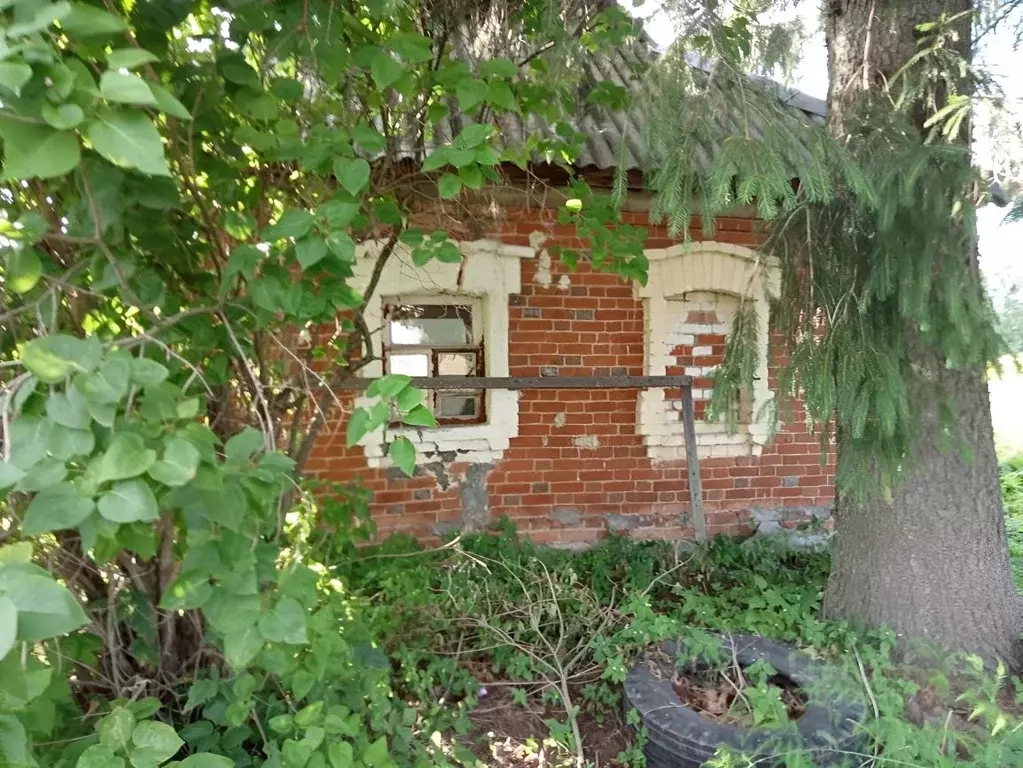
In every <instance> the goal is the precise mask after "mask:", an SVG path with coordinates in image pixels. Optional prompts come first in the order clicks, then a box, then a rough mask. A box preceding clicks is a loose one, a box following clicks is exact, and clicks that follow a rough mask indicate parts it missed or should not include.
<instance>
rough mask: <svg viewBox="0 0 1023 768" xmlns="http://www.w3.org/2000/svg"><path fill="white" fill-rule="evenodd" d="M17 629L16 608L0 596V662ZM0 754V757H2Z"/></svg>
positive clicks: (15, 635) (9, 600)
mask: <svg viewBox="0 0 1023 768" xmlns="http://www.w3.org/2000/svg"><path fill="white" fill-rule="evenodd" d="M17 628H18V607H17V606H16V605H15V604H14V601H13V600H11V599H10V598H9V597H5V596H3V595H0V661H3V658H4V656H6V655H7V652H8V651H10V650H11V648H13V647H14V642H15V639H16V637H17ZM2 756H3V755H2V753H0V757H2Z"/></svg>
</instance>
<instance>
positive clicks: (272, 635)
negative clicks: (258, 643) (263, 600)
mask: <svg viewBox="0 0 1023 768" xmlns="http://www.w3.org/2000/svg"><path fill="white" fill-rule="evenodd" d="M306 620H307V617H306V612H305V608H303V607H302V604H301V603H299V602H298V600H296V599H295V598H293V597H282V598H281V599H280V600H279V601H278V602H277V605H275V606H274V607H273V609H272V610H270V611H267V612H266V613H264V614H263V615H262V616H261V617H260V619H259V632H260V634H262V636H263V639H264V640H268V641H270V642H272V643H288V644H290V645H305V644H306V643H308V642H309V638H308V636H307V635H306Z"/></svg>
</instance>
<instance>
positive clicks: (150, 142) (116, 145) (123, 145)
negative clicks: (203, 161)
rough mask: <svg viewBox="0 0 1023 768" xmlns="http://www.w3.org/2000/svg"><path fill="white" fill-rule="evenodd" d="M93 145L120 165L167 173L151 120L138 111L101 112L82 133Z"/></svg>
mask: <svg viewBox="0 0 1023 768" xmlns="http://www.w3.org/2000/svg"><path fill="white" fill-rule="evenodd" d="M85 135H86V138H88V139H89V141H90V142H91V143H92V146H93V148H94V149H95V150H96V151H97V152H99V153H100V154H101V155H103V157H105V158H106V159H107V160H109V161H110V162H112V163H113V164H114V165H117V166H120V167H121V168H135V169H138V170H139V171H142V172H143V173H148V174H150V175H151V176H170V168H168V167H167V160H166V158H165V157H164V154H163V142H162V141H161V140H160V133H159V131H157V130H156V126H155V125H153V122H152V121H151V120H150V119H149V118H148V117H146V116H145V115H144V114H143V113H142V112H139V111H138V110H115V111H110V112H106V113H103V114H100V115H99V116H98V117H97V118H96V119H95V120H93V121H92V122H91V123H89V125H88V127H87V128H86V132H85Z"/></svg>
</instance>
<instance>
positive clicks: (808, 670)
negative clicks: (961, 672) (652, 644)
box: [623, 635, 867, 768]
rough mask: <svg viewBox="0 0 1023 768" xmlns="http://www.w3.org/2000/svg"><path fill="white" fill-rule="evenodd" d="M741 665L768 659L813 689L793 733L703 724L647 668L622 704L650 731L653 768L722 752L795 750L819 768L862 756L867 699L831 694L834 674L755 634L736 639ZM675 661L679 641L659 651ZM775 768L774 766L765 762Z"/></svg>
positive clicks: (637, 669) (690, 765)
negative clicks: (810, 756)
mask: <svg viewBox="0 0 1023 768" xmlns="http://www.w3.org/2000/svg"><path fill="white" fill-rule="evenodd" d="M731 641H732V642H734V643H735V649H736V658H737V659H738V661H739V663H740V664H741V665H743V666H748V665H750V664H752V663H754V662H756V661H759V660H764V661H766V662H767V663H768V664H770V665H771V666H772V667H773V668H774V669H775V671H776V672H778V674H780V675H782V676H784V677H787V678H789V679H790V680H792V681H794V682H795V683H797V684H798V685H799V686H800V687H802V688H805V689H806V690H807V695H808V701H807V706H806V711H805V712H804V713H803V715H802V716H801V717H800V718H799V719H797V720H796V721H795V722H794V723H793V727H792V728H790V729H765V728H759V729H756V728H753V729H750V728H740V727H738V726H735V725H731V724H729V723H722V722H718V721H716V720H712V719H710V718H707V717H704V716H703V715H701V714H699V713H697V712H696V711H694V710H692V709H690V708H689V707H687V706H685V705H684V704H683V703H682V702H681V701H679V698H678V694H677V693H676V692H675V689H674V686H673V685H672V684H671V681H670V680H662V679H659V678H658V677H656V676H655V675H654V674H653V673H652V672H651V671H650V670H649V669H647V668H646V667H644V666H640V665H636V666H633V668H632V669H631V670H629V674H628V677H627V678H626V681H625V691H624V697H623V698H624V700H625V701H624V703H625V710H626V712H628V711H629V710H631V709H635V710H636V711H637V712H638V713H639V717H640V720H641V722H642V724H643V725H644V726H646V728H647V733H648V740H647V743H646V746H645V748H644V753H645V754H646V759H647V768H698V767H699V766H702V765H703V764H704V763H706V762H707V761H708V760H710V758H712V757H713V756H714V754H715V753H716V752H717V750H718V749H719V748H720V747H731V748H733V749H735V750H739V751H743V752H749V753H752V754H756V755H758V757H761V758H763V757H769V756H770V755H772V754H781V753H783V752H789V751H792V750H793V749H800V748H802V749H807V750H809V751H810V752H811V753H812V754H813V757H814V762H815V763H816V764H817V765H820V766H831V765H841V764H842V763H844V762H847V760H848V754H847V753H848V752H856V751H860V749H862V746H863V737H862V734H861V733H860V729H859V728H858V727H857V726H858V725H859V724H860V723H862V722H863V720H864V718H865V717H866V713H867V709H866V705H865V703H864V702H863V701H862V700H859V699H857V698H855V697H852V696H850V695H849V693H848V691H844V690H843V694H844V695H839V694H838V693H837V692H835V691H829V685H828V684H827V679H826V678H827V675H826V673H827V672H828V671H829V668H828V667H826V666H824V665H822V664H820V663H818V662H815V661H813V660H812V659H810V658H809V657H807V656H806V655H805V654H802V653H800V652H798V651H796V650H795V649H794V648H792V647H790V646H788V645H786V644H784V643H780V642H777V641H774V640H768V639H767V638H763V637H755V636H751V635H732V636H731ZM660 647H661V649H662V650H663V651H664V652H665V653H666V654H668V656H669V658H671V659H676V658H677V657H678V647H677V645H676V643H675V642H673V641H666V642H664V643H661V644H660ZM761 765H770V763H761Z"/></svg>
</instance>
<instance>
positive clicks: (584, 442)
mask: <svg viewBox="0 0 1023 768" xmlns="http://www.w3.org/2000/svg"><path fill="white" fill-rule="evenodd" d="M572 443H573V445H575V446H576V447H577V448H599V447H600V439H599V438H598V437H597V436H596V435H579V437H574V438H572Z"/></svg>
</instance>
